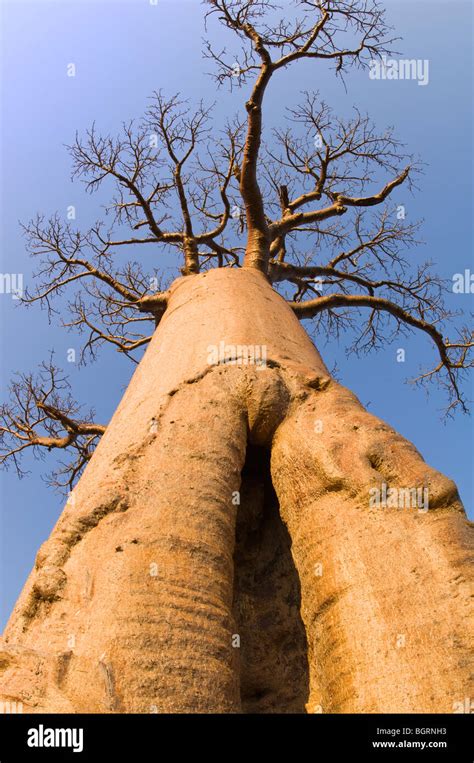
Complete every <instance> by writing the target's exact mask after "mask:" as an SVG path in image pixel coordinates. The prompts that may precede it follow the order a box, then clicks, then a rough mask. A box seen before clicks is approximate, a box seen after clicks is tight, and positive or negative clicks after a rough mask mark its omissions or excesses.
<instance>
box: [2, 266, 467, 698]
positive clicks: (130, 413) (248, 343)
mask: <svg viewBox="0 0 474 763" xmlns="http://www.w3.org/2000/svg"><path fill="white" fill-rule="evenodd" d="M270 455H271V476H270ZM383 483H386V485H388V487H389V488H393V487H397V488H399V487H401V488H421V490H422V491H423V489H424V488H427V489H428V498H429V509H428V510H427V511H425V510H424V508H425V507H424V504H423V505H421V504H420V506H415V507H414V508H406V509H404V510H399V509H396V508H384V507H383V506H376V505H374V494H373V493H370V490H371V489H374V488H375V489H376V490H377V489H379V488H380V490H382V491H383V488H382V487H381V485H382V484H383ZM381 495H382V493H381ZM416 495H418V494H416ZM420 496H421V497H422V498H424V497H425V493H424V492H420ZM382 502H383V501H382ZM282 520H283V522H282ZM467 527H468V525H467V522H466V519H465V516H464V513H463V509H462V507H461V504H460V502H459V500H458V497H457V494H456V490H455V487H454V486H453V484H452V483H451V482H449V480H447V479H446V478H444V477H442V475H440V474H439V473H437V472H434V471H433V470H431V469H429V467H427V466H426V464H424V462H423V461H422V459H421V457H420V456H419V455H418V454H417V453H416V451H415V449H414V448H413V447H412V446H411V445H409V444H408V443H406V442H405V441H404V440H402V439H401V438H400V437H399V436H398V435H397V434H396V433H395V432H394V431H393V430H391V429H390V428H389V427H387V426H386V425H385V424H383V423H382V422H380V421H379V420H378V419H376V418H374V417H373V416H370V415H369V414H367V413H366V412H365V411H364V410H363V408H362V407H361V406H360V404H359V403H358V402H357V400H356V399H355V398H354V397H353V396H352V395H351V394H350V393H349V392H348V391H346V390H344V389H343V388H341V387H340V386H338V385H337V384H336V383H335V382H334V381H333V380H332V379H331V377H330V375H329V373H328V371H327V369H326V368H325V366H324V364H323V362H322V361H321V358H320V356H319V354H318V352H317V351H316V349H315V348H314V346H313V344H312V343H311V341H310V340H309V338H308V336H307V335H306V333H305V331H304V329H303V328H302V326H301V325H300V323H299V322H298V320H297V319H296V318H295V316H294V315H293V313H292V311H291V310H290V308H289V307H288V306H287V305H286V304H285V302H284V300H283V299H282V298H281V297H279V296H278V295H277V294H276V293H275V292H274V291H273V289H272V288H271V286H270V285H269V283H268V282H267V280H266V279H265V277H264V276H263V275H262V274H261V273H259V272H257V271H256V270H250V269H249V270H246V269H241V270H238V269H231V270H229V269H222V270H214V271H211V272H210V273H207V274H202V275H199V276H189V277H186V278H181V279H178V281H176V282H175V283H174V285H173V286H172V289H171V298H170V302H169V306H168V309H167V311H166V313H165V315H164V317H163V319H162V321H161V323H160V325H159V327H158V329H157V331H156V334H155V336H154V338H153V340H152V342H151V343H150V346H149V347H148V350H147V352H146V354H145V357H144V359H143V360H142V362H141V363H140V366H139V367H138V369H137V371H136V373H135V375H134V376H133V379H132V381H131V383H130V385H129V387H128V389H127V392H126V394H125V395H124V398H123V400H122V401H121V403H120V405H119V407H118V409H117V411H116V413H115V415H114V417H113V419H112V421H111V423H110V424H109V426H108V427H107V431H106V433H105V435H104V436H103V438H102V440H101V442H100V444H99V446H98V448H97V450H96V452H95V454H94V456H93V458H92V460H91V462H90V464H89V465H88V467H87V469H86V471H85V473H84V475H83V476H82V478H81V480H80V482H79V484H78V486H77V487H76V489H75V490H74V493H73V494H72V497H71V498H70V500H69V502H68V504H67V505H66V507H65V509H64V511H63V513H62V515H61V517H60V519H59V521H58V523H57V525H56V527H55V528H54V530H53V532H52V533H51V536H50V538H49V540H48V541H47V542H46V543H45V544H44V545H43V546H42V547H41V549H40V551H39V553H38V556H37V560H36V565H35V569H34V570H33V571H32V573H31V575H30V577H29V579H28V581H27V583H26V585H25V588H24V590H23V592H22V594H21V596H20V598H19V600H18V602H17V604H16V607H15V609H14V612H13V614H12V616H11V618H10V621H9V623H8V625H7V628H6V630H5V633H4V639H3V641H2V643H1V645H0V671H1V672H0V697H1V699H9V700H14V701H17V702H22V703H23V707H24V711H25V712H44V711H46V712H67V711H69V712H142V713H148V712H224V713H229V712H275V711H281V712H304V709H305V705H306V709H308V710H309V711H310V712H314V711H315V710H316V711H318V710H322V711H323V712H329V711H334V712H338V711H340V712H350V711H360V712H372V711H379V712H386V711H387V712H388V711H400V712H402V711H415V710H416V711H435V712H436V711H439V712H441V711H448V712H449V711H450V710H451V709H452V704H453V702H456V701H458V700H459V701H462V700H463V698H464V697H465V696H472V694H469V689H468V686H467V680H468V678H467V677H468V668H467V659H468V653H469V652H468V646H467V633H468V613H467V606H468V596H467V583H466V580H465V577H466V576H467V572H466V569H465V567H466V561H465V560H466V550H465V548H466V534H467ZM471 691H472V690H471Z"/></svg>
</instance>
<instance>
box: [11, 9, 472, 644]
mask: <svg viewBox="0 0 474 763" xmlns="http://www.w3.org/2000/svg"><path fill="white" fill-rule="evenodd" d="M0 5H1V37H2V39H1V50H2V53H1V84H2V93H1V98H2V101H1V110H2V120H1V122H2V126H1V134H0V151H1V182H2V186H1V194H2V198H1V207H0V214H1V218H0V231H1V239H0V240H1V268H0V270H1V272H2V273H23V274H24V278H25V283H26V284H28V282H29V279H30V277H31V271H32V263H31V260H30V259H29V258H28V256H27V254H26V253H25V248H24V241H23V238H22V235H21V232H20V229H19V225H18V221H19V220H21V221H23V222H26V221H28V220H29V219H30V218H31V217H32V216H34V215H35V214H36V212H45V213H46V214H51V213H53V212H55V211H56V210H58V211H59V212H60V214H62V215H65V213H66V208H67V207H68V206H69V205H74V206H75V207H76V210H77V224H78V226H83V227H84V228H87V227H88V225H90V224H91V223H92V222H93V221H94V220H95V219H97V217H99V214H100V209H99V204H100V199H98V198H97V197H96V196H92V197H90V196H86V195H85V194H84V191H83V188H82V187H81V185H80V184H79V183H77V182H76V183H75V184H71V180H70V164H69V157H68V155H67V153H66V151H65V149H64V144H65V143H68V142H71V141H72V140H73V138H74V134H75V132H76V130H78V131H79V133H81V132H83V131H84V130H85V129H86V128H87V127H89V126H90V125H91V123H92V121H93V120H96V123H97V127H98V128H99V129H100V130H102V131H104V132H106V131H112V132H115V131H116V130H117V129H118V128H119V126H120V124H121V122H122V121H126V120H128V119H130V118H132V117H139V116H141V114H142V113H143V111H144V109H145V107H146V105H147V98H148V97H149V96H150V94H151V93H152V91H153V90H156V89H160V88H163V90H164V91H165V93H168V94H173V93H175V92H178V91H179V92H181V93H182V95H183V96H185V97H189V98H190V99H191V100H193V101H198V100H199V99H201V98H203V99H204V100H205V101H209V102H213V101H214V100H216V99H218V104H217V108H216V117H217V119H218V120H219V119H220V120H221V122H222V121H223V118H224V117H225V116H226V115H231V114H233V113H234V112H236V111H237V110H240V111H241V113H242V107H243V104H244V101H245V94H244V93H242V92H240V93H239V92H238V91H237V92H234V93H233V94H232V95H230V94H228V93H227V92H225V91H222V92H217V91H216V86H215V83H214V82H213V80H212V79H210V78H209V77H208V76H206V72H208V71H209V69H210V63H209V62H207V61H204V60H203V58H202V53H201V39H202V37H203V35H204V29H203V9H202V7H201V5H200V3H199V2H198V0H158V1H157V3H156V4H152V3H150V1H149V0H130V1H129V2H128V1H127V0H122V1H118V0H108V1H105V0H89V2H87V1H86V0H81V1H80V2H72V1H69V0H60V1H58V2H44V1H43V0H35V1H34V2H22V1H21V0H14V1H11V2H9V1H8V0H3V2H2V0H0ZM385 5H386V6H387V8H388V11H389V18H390V20H391V21H392V23H393V24H394V25H395V27H396V30H397V33H398V34H399V35H400V36H401V37H402V38H403V41H402V42H401V43H399V45H398V46H397V47H398V49H399V50H400V52H401V53H402V54H403V57H405V58H419V59H428V60H429V61H430V69H429V73H430V80H429V84H428V85H427V86H426V87H420V86H418V85H417V83H416V82H414V81H403V82H402V81H394V82H379V81H372V80H370V79H369V77H368V75H367V73H366V72H365V73H361V72H353V73H351V74H349V76H348V77H347V79H346V83H347V92H346V91H345V90H344V88H343V87H342V85H341V84H340V83H338V82H337V81H336V80H335V78H334V75H333V74H332V73H331V72H330V71H329V70H328V69H327V68H326V66H325V65H324V64H322V65H320V62H317V65H316V64H314V63H313V64H311V63H309V62H307V63H303V64H301V65H299V67H297V68H294V69H292V70H291V71H288V72H284V73H283V76H282V77H281V78H280V79H279V81H277V80H275V85H274V86H272V87H271V89H270V92H269V94H268V107H267V112H266V117H265V126H266V129H269V128H270V127H272V126H278V125H281V124H282V117H283V105H284V104H285V103H286V104H288V105H295V104H296V101H297V99H298V93H299V92H300V91H302V90H311V89H313V90H315V89H319V90H320V92H321V96H322V97H323V98H324V99H325V100H326V101H327V102H328V103H329V104H330V105H331V106H332V107H333V108H334V109H335V111H336V112H339V113H341V114H347V113H348V112H349V111H350V109H351V108H352V106H353V105H357V106H358V107H359V108H360V110H361V111H363V112H364V111H368V112H369V113H370V114H371V116H372V117H373V119H374V120H375V122H376V124H377V125H378V126H379V127H380V128H383V127H385V126H386V125H394V126H395V127H396V132H397V135H398V136H399V137H400V138H401V139H402V140H403V141H404V142H405V143H406V144H407V146H408V148H409V150H410V151H411V152H413V153H415V154H420V155H421V156H422V158H423V160H424V161H425V162H426V163H427V168H426V174H425V176H424V177H423V178H422V179H421V181H420V182H421V190H420V192H419V193H418V194H417V195H416V196H414V197H413V196H411V195H409V194H405V192H401V195H399V196H398V198H399V199H400V202H401V203H403V204H404V205H405V206H406V209H407V213H408V215H409V217H410V219H413V220H415V219H418V218H420V217H422V218H424V219H425V224H424V227H423V238H424V240H425V242H426V243H425V246H424V247H423V251H422V252H421V254H420V258H421V259H432V260H434V261H435V262H436V263H437V266H438V272H439V273H440V274H441V275H442V276H443V277H445V278H448V279H451V278H452V276H453V274H454V273H456V272H460V271H461V272H462V271H464V270H465V269H466V268H471V270H473V271H474V266H473V263H472V251H473V248H472V243H473V242H472V198H473V194H472V169H473V167H472V163H473V137H472V53H471V45H472V42H471V38H472V18H471V16H472V5H471V3H470V2H469V1H468V0H466V2H458V1H457V0H450V2H449V3H446V2H441V1H437V0H429V1H428V0H423V1H420V0H403V1H399V0H386V2H385ZM219 35H220V36H221V37H219V39H218V40H217V42H218V44H219V43H220V44H221V46H224V45H225V44H226V42H227V40H228V38H227V37H226V36H225V32H224V30H222V29H221V31H220V32H219ZM221 38H222V39H221ZM224 38H225V39H224ZM69 63H74V64H75V65H76V76H75V77H68V76H67V65H68V64H69ZM415 255H416V253H415ZM415 255H414V256H415ZM146 256H147V257H150V258H152V257H153V254H152V252H151V250H148V249H147V253H146ZM164 264H165V273H169V272H170V268H171V262H170V260H169V259H166V260H165V261H164ZM153 265H156V262H155V261H153ZM451 306H452V307H453V308H454V309H460V310H463V311H468V310H469V309H471V310H472V295H468V294H460V295H456V296H454V295H453V297H452V304H451ZM0 314H1V320H2V331H1V340H2V345H1V346H2V350H1V356H0V361H1V370H2V397H3V396H4V393H5V387H6V385H7V383H8V381H9V378H10V377H11V375H12V373H13V372H14V371H18V370H19V371H29V370H35V369H36V367H37V366H38V364H39V363H40V362H41V360H43V359H45V358H46V357H47V355H48V353H49V351H50V350H52V349H54V351H55V361H56V363H57V364H58V365H61V366H62V367H63V368H64V369H65V371H67V373H68V374H69V375H70V377H71V380H72V383H73V392H74V394H75V396H76V397H77V399H78V400H79V401H80V402H84V403H86V404H88V405H91V404H92V405H94V407H95V409H96V411H97V416H96V418H97V420H98V421H99V422H100V423H107V421H108V420H109V418H110V416H111V414H112V413H113V410H114V408H115V407H116V405H117V403H118V401H119V399H120V397H121V394H122V393H123V390H124V389H125V387H126V385H127V383H128V380H129V378H130V376H131V374H132V372H133V369H134V366H133V365H132V364H131V363H130V362H129V361H127V360H126V359H125V358H123V357H122V356H120V355H118V354H117V353H116V352H114V350H113V349H104V350H103V351H102V355H101V359H100V360H99V361H98V362H97V363H96V364H93V365H89V366H87V367H85V368H80V369H79V368H77V366H75V365H74V364H70V363H67V360H66V357H67V355H66V353H67V350H68V348H75V349H77V350H78V349H79V346H80V344H79V340H78V339H77V338H76V336H75V335H73V334H68V333H66V332H65V331H64V329H60V328H59V327H58V326H57V325H55V324H51V325H50V324H48V319H47V315H46V313H44V312H41V311H40V310H39V308H38V309H36V308H34V309H29V310H27V309H25V308H23V307H18V305H17V304H16V303H15V302H14V301H13V300H12V299H11V297H10V295H7V294H0ZM318 345H319V347H320V349H321V351H322V353H323V356H324V358H325V360H326V362H327V364H328V365H329V366H331V365H332V364H333V362H334V361H337V363H338V367H339V376H340V379H341V381H342V382H343V383H344V384H345V385H347V386H348V387H350V388H351V389H352V390H353V391H354V392H355V393H356V394H357V395H358V396H359V398H360V399H361V401H362V402H363V403H364V404H365V405H367V406H368V407H369V410H370V411H371V412H373V413H375V414H377V415H378V416H380V417H382V418H383V419H385V420H387V421H388V422H389V423H390V424H391V425H392V426H394V427H395V428H396V429H398V430H399V431H400V432H401V434H403V435H404V436H405V437H407V438H408V439H409V440H411V441H412V442H413V443H414V444H415V445H416V447H417V448H418V449H419V450H420V451H421V453H422V454H423V456H424V458H425V459H426V460H427V461H428V462H429V463H430V464H431V465H432V466H434V467H436V468H438V469H440V470H441V471H443V472H444V473H445V474H447V475H448V476H450V477H452V478H453V479H454V480H455V481H456V482H457V484H458V486H459V489H460V493H461V496H462V498H463V500H464V502H465V505H466V508H467V510H468V512H469V513H470V515H471V516H472V497H473V478H472V444H473V438H472V424H471V421H470V419H469V418H468V417H466V416H462V415H458V416H457V417H456V419H455V420H454V421H451V420H448V422H447V423H443V422H442V420H441V418H440V409H441V408H442V406H443V404H444V403H445V398H444V397H443V395H442V394H440V393H438V392H436V390H433V392H432V394H431V395H430V396H429V397H426V395H425V393H424V392H422V391H419V390H415V389H413V388H412V387H411V386H409V385H406V384H405V383H404V379H405V378H406V377H409V376H413V375H416V373H417V371H418V369H419V366H420V363H423V362H425V361H426V362H427V363H428V362H429V361H430V358H433V357H434V355H433V348H432V347H431V345H430V343H429V340H428V339H427V338H425V337H422V336H414V337H410V338H408V339H407V338H403V339H402V340H400V341H397V342H396V343H395V344H393V345H390V346H389V347H387V348H386V349H384V350H382V351H379V352H378V353H377V354H376V355H372V356H369V357H368V358H363V359H358V358H356V357H354V356H353V355H351V356H349V357H347V358H346V357H345V355H344V353H343V352H342V351H341V349H340V347H338V346H337V345H336V344H334V343H331V344H329V345H327V346H325V345H324V342H323V341H322V338H321V341H318ZM399 347H403V348H404V349H405V351H406V362H405V363H397V362H396V350H397V348H399ZM468 396H469V397H470V398H471V399H472V398H473V397H474V396H473V395H472V385H471V387H470V391H469V390H468ZM53 464H54V461H53V458H52V456H49V457H48V459H46V461H45V462H44V463H42V462H34V461H31V462H30V461H29V460H28V459H26V460H25V465H27V466H29V468H30V469H31V473H30V475H29V476H28V477H27V478H25V479H23V480H22V481H19V480H18V479H17V477H16V475H15V473H14V471H12V470H10V471H9V472H8V473H0V490H1V492H0V495H1V514H0V530H1V539H0V544H1V545H0V552H1V559H0V629H1V628H3V625H4V623H5V621H6V619H7V617H8V615H9V613H10V611H11V609H12V607H13V605H14V602H15V600H16V598H17V596H18V594H19V592H20V590H21V587H22V585H23V583H24V581H25V579H26V577H27V575H28V573H29V571H30V569H31V567H32V565H33V562H34V557H35V554H36V552H37V550H38V548H39V546H40V545H41V543H42V542H43V541H44V540H46V538H47V537H48V535H49V533H50V531H51V528H52V526H53V524H54V523H55V521H56V520H57V518H58V516H59V514H60V512H61V509H62V505H63V499H62V498H61V497H60V496H58V495H56V494H55V493H53V492H52V491H51V489H49V488H48V487H47V486H46V485H45V483H44V481H43V480H42V479H41V474H42V473H44V472H45V471H46V472H47V471H49V470H50V468H51V467H52V466H53Z"/></svg>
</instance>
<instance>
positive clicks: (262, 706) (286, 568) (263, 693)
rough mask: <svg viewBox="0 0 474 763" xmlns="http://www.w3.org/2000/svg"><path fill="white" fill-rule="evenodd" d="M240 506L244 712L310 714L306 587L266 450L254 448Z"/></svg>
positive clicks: (237, 608)
mask: <svg viewBox="0 0 474 763" xmlns="http://www.w3.org/2000/svg"><path fill="white" fill-rule="evenodd" d="M240 501H241V502H240V506H239V510H238V514H237V529H236V547H235V554H234V561H235V579H234V617H235V621H236V627H237V633H238V634H239V636H240V649H239V657H240V687H241V698H242V712H244V713H268V712H270V713H271V712H280V713H304V712H305V703H306V701H307V699H308V694H309V675H308V656H307V655H308V645H307V641H306V635H305V630H304V626H303V622H302V620H301V615H300V605H301V593H300V583H299V578H298V574H297V572H296V569H295V566H294V563H293V558H292V556H291V551H290V548H291V541H290V537H289V535H288V532H287V530H286V527H285V525H284V524H283V522H282V521H281V519H280V514H279V505H278V499H277V496H276V493H275V491H274V489H273V485H272V481H271V477H270V452H269V451H268V450H266V449H265V448H262V447H257V446H255V445H251V444H249V445H248V447H247V454H246V460H245V465H244V468H243V470H242V484H241V490H240Z"/></svg>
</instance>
